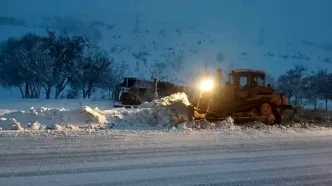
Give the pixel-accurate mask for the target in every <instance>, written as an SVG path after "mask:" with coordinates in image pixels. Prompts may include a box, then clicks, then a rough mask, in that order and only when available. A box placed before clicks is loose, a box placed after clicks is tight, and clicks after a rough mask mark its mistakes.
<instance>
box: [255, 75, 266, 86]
mask: <svg viewBox="0 0 332 186" xmlns="http://www.w3.org/2000/svg"><path fill="white" fill-rule="evenodd" d="M252 84H253V86H261V87H263V86H264V84H265V80H264V78H263V77H262V76H253V78H252Z"/></svg>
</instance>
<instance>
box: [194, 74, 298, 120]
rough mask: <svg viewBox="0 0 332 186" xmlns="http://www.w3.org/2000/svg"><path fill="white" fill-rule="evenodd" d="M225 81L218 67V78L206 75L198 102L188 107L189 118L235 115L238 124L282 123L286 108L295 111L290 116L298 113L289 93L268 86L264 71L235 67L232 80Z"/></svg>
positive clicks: (230, 77)
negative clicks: (289, 100)
mask: <svg viewBox="0 0 332 186" xmlns="http://www.w3.org/2000/svg"><path fill="white" fill-rule="evenodd" d="M222 82H223V80H222V71H221V69H217V71H216V74H215V76H214V77H210V76H209V74H208V73H207V74H206V75H205V77H204V78H203V80H202V81H201V82H200V86H199V89H200V96H199V99H198V101H197V103H193V104H192V105H190V106H188V107H189V108H188V109H189V118H194V119H196V120H198V119H203V118H205V119H206V120H208V121H218V120H224V119H225V118H226V117H229V116H231V117H232V118H233V119H234V120H235V122H237V123H240V122H251V121H259V122H263V123H265V124H280V123H281V122H282V119H283V116H282V113H283V111H284V110H293V114H292V115H291V116H290V118H289V119H291V117H293V116H294V114H295V112H296V106H295V105H291V104H288V102H287V99H286V96H284V95H283V94H282V93H277V92H276V91H275V90H274V89H273V88H272V87H271V86H270V85H265V72H264V71H259V70H250V69H236V70H231V71H230V72H229V74H228V81H227V82H225V83H222Z"/></svg>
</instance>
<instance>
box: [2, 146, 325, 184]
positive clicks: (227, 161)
mask: <svg viewBox="0 0 332 186" xmlns="http://www.w3.org/2000/svg"><path fill="white" fill-rule="evenodd" d="M184 155H186V154H183V156H184ZM194 155H195V154H194V153H190V156H194ZM330 155H332V151H331V152H322V153H302V154H295V155H288V154H287V155H277V156H258V157H246V158H222V159H220V158H218V159H205V160H195V161H180V162H168V163H151V164H140V165H125V166H112V167H93V168H76V169H66V170H46V171H27V172H19V173H0V178H7V177H29V176H45V175H57V174H78V173H91V172H108V171H124V170H140V169H152V168H167V167H186V166H200V165H214V164H231V163H257V162H272V161H280V160H287V159H292V158H310V157H313V156H314V157H315V158H317V157H324V156H325V157H326V156H330ZM174 156H177V155H175V154H169V155H167V156H159V155H146V156H143V157H142V156H141V157H133V158H132V159H142V158H146V159H152V158H157V157H174ZM129 159H130V158H128V157H127V156H126V155H124V158H122V156H119V157H108V158H106V159H103V161H116V160H129ZM71 161H75V160H73V159H71ZM84 162H88V161H87V160H86V159H85V160H84ZM20 163H21V162H20ZM329 165H331V166H332V161H331V163H330V164H329Z"/></svg>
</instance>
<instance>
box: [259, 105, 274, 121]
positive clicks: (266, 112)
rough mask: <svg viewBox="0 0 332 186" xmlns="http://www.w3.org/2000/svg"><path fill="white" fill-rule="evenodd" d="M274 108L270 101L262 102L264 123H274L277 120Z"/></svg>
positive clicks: (261, 108) (261, 111)
mask: <svg viewBox="0 0 332 186" xmlns="http://www.w3.org/2000/svg"><path fill="white" fill-rule="evenodd" d="M273 110H274V109H273V106H272V105H271V104H270V103H268V102H265V103H263V104H261V106H260V113H261V116H262V120H263V121H262V122H263V123H264V124H267V125H273V124H274V123H275V122H276V120H277V118H276V116H275V114H274V112H273Z"/></svg>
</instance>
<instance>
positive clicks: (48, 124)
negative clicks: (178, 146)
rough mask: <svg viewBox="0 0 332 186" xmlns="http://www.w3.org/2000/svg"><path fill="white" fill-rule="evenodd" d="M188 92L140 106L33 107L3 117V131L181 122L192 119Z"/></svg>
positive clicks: (105, 127)
mask: <svg viewBox="0 0 332 186" xmlns="http://www.w3.org/2000/svg"><path fill="white" fill-rule="evenodd" d="M187 105H189V101H188V99H187V96H186V94H184V93H177V94H174V95H171V96H168V97H165V98H161V99H158V100H155V101H153V102H149V103H147V102H146V103H143V104H142V105H140V106H139V107H138V108H137V109H125V108H116V109H111V110H103V111H102V110H99V109H98V108H95V109H92V108H90V107H88V106H85V107H83V108H79V109H71V110H70V109H65V108H63V107H62V108H47V107H40V108H34V107H31V108H29V109H25V110H19V111H13V112H10V113H5V114H3V115H2V116H0V118H1V120H0V127H1V128H2V129H3V130H42V129H52V130H78V129H83V128H84V129H87V128H88V129H107V128H119V129H121V128H123V129H125V128H135V127H136V128H137V127H138V128H139V127H143V126H146V127H148V126H159V127H161V128H165V127H169V126H174V125H178V124H180V123H183V122H186V121H187V120H188V117H187V115H188V113H187Z"/></svg>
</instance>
